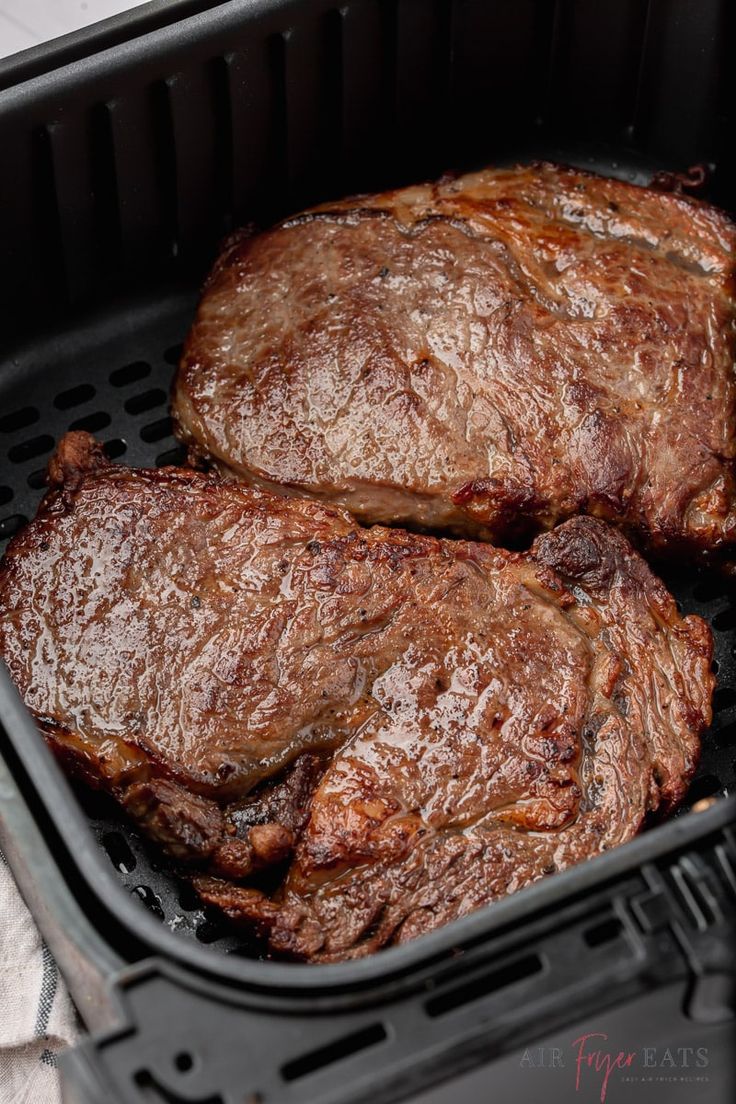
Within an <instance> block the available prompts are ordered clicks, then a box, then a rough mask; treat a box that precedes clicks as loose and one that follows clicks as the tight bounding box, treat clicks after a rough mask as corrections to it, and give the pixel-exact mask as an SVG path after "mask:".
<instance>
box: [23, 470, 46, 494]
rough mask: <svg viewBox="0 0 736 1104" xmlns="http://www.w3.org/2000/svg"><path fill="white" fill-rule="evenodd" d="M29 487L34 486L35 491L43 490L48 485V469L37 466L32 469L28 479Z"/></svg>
mask: <svg viewBox="0 0 736 1104" xmlns="http://www.w3.org/2000/svg"><path fill="white" fill-rule="evenodd" d="M26 482H27V483H28V486H29V487H32V488H33V490H34V491H41V490H43V488H44V487H45V486H46V469H45V468H36V470H35V471H32V472H31V474H30V475H29V476H28V479H27V480H26Z"/></svg>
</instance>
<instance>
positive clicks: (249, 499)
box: [0, 433, 713, 961]
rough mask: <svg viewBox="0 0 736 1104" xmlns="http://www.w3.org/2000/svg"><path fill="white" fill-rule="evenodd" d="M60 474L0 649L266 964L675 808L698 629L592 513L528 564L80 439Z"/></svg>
mask: <svg viewBox="0 0 736 1104" xmlns="http://www.w3.org/2000/svg"><path fill="white" fill-rule="evenodd" d="M49 474H50V481H51V484H52V487H51V490H50V491H49V493H48V494H47V496H46V497H45V499H44V501H43V503H42V505H41V507H40V509H39V512H38V515H37V517H36V518H35V520H34V521H32V522H31V523H30V524H29V525H28V526H27V527H26V528H25V529H24V530H23V531H22V532H21V533H19V534H18V535H17V536H16V537H15V538H14V539H13V541H12V542H11V544H10V545H9V547H8V549H7V552H6V554H5V557H4V559H3V561H2V564H1V565H0V654H2V656H3V658H4V660H5V662H6V663H7V665H8V667H9V670H10V673H11V676H12V678H13V680H14V681H15V683H16V685H17V687H18V689H19V691H20V693H21V695H22V697H23V699H24V700H25V702H26V704H27V706H28V707H29V709H30V710H31V711H32V713H33V715H34V716H35V718H36V719H37V722H38V724H39V725H40V727H41V729H42V730H43V732H44V733H45V735H46V738H47V740H48V742H49V743H50V745H51V746H52V748H54V750H55V751H56V752H57V753H58V754H59V756H60V757H61V759H62V760H63V761H64V762H65V763H66V764H67V765H68V766H69V767H70V768H71V769H72V770H73V771H75V772H76V773H78V774H81V776H82V777H83V778H85V779H86V780H87V781H88V782H90V783H91V784H93V785H96V786H98V787H101V788H103V789H104V790H106V791H108V792H109V793H111V794H113V795H114V796H115V797H116V798H117V800H118V801H119V802H120V804H121V805H122V806H123V808H124V809H125V810H126V811H127V813H128V814H129V816H131V817H132V818H133V819H134V820H135V821H136V822H137V823H138V824H139V825H140V827H141V828H142V829H143V830H144V831H145V832H146V833H148V835H149V836H151V837H152V838H153V839H155V840H157V841H158V842H159V843H160V844H161V845H162V846H163V847H164V848H165V849H166V851H167V852H168V853H169V854H170V855H171V856H173V857H174V858H175V859H176V860H178V861H179V862H181V863H188V864H193V868H194V875H193V876H194V878H195V884H196V886H197V888H198V890H199V892H200V894H201V895H202V896H203V898H204V899H205V900H207V901H210V902H212V903H215V904H217V905H219V907H221V908H223V909H224V910H225V911H226V912H227V914H228V915H229V916H231V917H232V918H234V919H235V920H237V921H240V922H242V923H245V924H247V925H249V926H250V927H252V928H255V929H257V930H259V931H260V932H261V933H263V936H264V938H265V939H266V940H267V942H268V946H269V948H270V950H271V951H272V952H273V953H274V954H280V955H286V956H291V957H296V958H301V959H306V960H311V961H333V960H339V959H343V958H347V957H351V956H356V955H362V954H366V953H368V952H370V951H373V950H375V949H377V948H378V947H381V946H382V945H384V944H387V943H390V942H403V941H404V940H407V939H410V938H412V937H413V936H415V935H418V934H419V933H421V932H424V931H427V930H429V929H430V928H433V927H436V926H437V925H439V924H443V923H445V922H447V921H449V920H451V919H453V918H455V917H458V916H461V915H463V914H465V913H467V912H469V911H470V910H472V909H475V908H477V907H478V906H480V905H482V904H485V903H487V902H489V901H492V900H493V899H495V898H498V897H501V896H503V895H505V894H507V893H510V892H512V891H513V890H516V889H519V888H520V887H522V886H524V885H526V884H528V883H529V882H532V881H534V880H535V879H537V878H540V877H542V876H543V875H545V874H550V873H552V872H553V871H555V870H562V869H563V868H565V867H567V866H570V865H571V864H573V863H578V862H580V861H581V860H583V859H586V858H589V857H591V856H593V855H597V854H599V853H600V852H602V851H605V850H607V849H608V848H611V847H614V846H616V845H617V844H619V843H623V842H624V841H625V840H628V839H630V838H631V837H632V836H633V835H634V834H635V833H636V832H638V831H639V829H640V828H641V827H642V824H643V823H644V820H645V817H646V816H647V814H648V813H653V812H654V811H659V812H666V811H668V810H670V809H672V808H673V807H674V806H675V805H676V804H677V802H678V801H679V800H680V799H681V798H682V796H683V794H684V793H685V790H686V788H687V785H688V781H689V779H690V777H691V776H692V773H693V770H694V768H695V764H696V761H697V758H698V749H699V735H700V733H701V731H702V730H703V728H704V727H705V726H706V725H707V724H708V723H709V720H710V699H711V693H712V689H713V676H712V674H711V651H712V642H711V637H710V631H709V629H708V628H707V626H706V625H705V623H704V622H703V621H701V620H700V619H699V618H698V617H692V616H691V617H682V616H680V614H679V613H678V611H677V608H676V605H675V602H674V600H673V599H672V597H671V596H670V594H669V593H668V592H667V590H666V589H665V587H664V586H663V584H662V583H661V582H659V581H658V580H657V579H656V578H655V577H654V575H653V574H652V573H651V571H650V570H649V568H648V567H647V565H646V564H645V563H644V561H643V560H642V559H641V558H640V557H639V555H638V554H637V553H635V552H634V551H633V550H632V548H631V547H630V545H629V544H628V543H627V541H626V539H625V538H624V537H623V536H622V535H621V534H620V533H619V532H618V531H616V530H615V529H613V528H611V527H609V526H607V525H606V524H605V523H603V522H601V521H598V520H596V519H591V518H583V517H580V518H575V519H572V520H570V521H568V522H566V523H564V524H562V525H561V526H559V527H558V528H556V529H554V530H553V531H551V532H550V533H547V534H544V535H542V536H540V537H538V538H537V540H536V541H535V543H534V545H533V547H532V549H531V551H529V552H527V553H518V552H509V551H504V550H501V549H497V548H493V547H492V546H490V545H486V544H480V543H474V542H471V541H463V540H457V541H448V540H441V539H438V538H435V537H430V536H423V535H417V534H411V533H407V532H404V531H402V530H399V529H385V528H380V527H375V528H373V529H370V530H363V529H361V528H360V527H359V526H358V525H357V524H356V523H355V521H354V520H353V519H352V518H351V516H350V515H349V514H347V513H346V512H343V511H342V510H340V509H337V508H333V507H328V506H325V505H323V504H321V503H319V502H317V501H314V500H306V499H299V498H296V497H291V498H284V497H279V496H272V495H270V494H268V493H265V492H263V491H260V490H258V489H255V488H252V487H249V486H246V485H244V484H242V483H238V482H233V481H224V480H221V479H220V478H219V477H218V476H216V475H214V474H212V473H201V472H196V471H191V470H183V469H181V470H180V469H175V468H166V469H159V470H153V471H145V470H134V469H129V468H125V467H122V466H118V465H113V464H110V463H109V462H108V461H107V460H106V459H105V458H104V455H103V453H102V450H101V448H100V447H99V446H97V445H96V444H95V442H94V441H93V439H92V438H90V437H89V436H88V435H87V434H83V433H74V434H70V435H68V436H67V437H66V438H64V440H63V441H62V443H61V445H60V447H59V451H58V453H57V455H56V456H55V458H54V459H53V461H52V463H51V465H50V473H49ZM264 872H265V873H264ZM259 879H260V880H259ZM265 881H268V882H269V886H270V888H269V889H268V891H266V889H264V885H265Z"/></svg>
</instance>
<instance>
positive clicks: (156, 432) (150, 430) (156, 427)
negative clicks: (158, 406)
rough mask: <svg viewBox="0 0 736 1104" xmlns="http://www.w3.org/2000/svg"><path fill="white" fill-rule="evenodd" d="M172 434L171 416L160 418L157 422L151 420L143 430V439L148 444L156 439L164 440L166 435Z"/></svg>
mask: <svg viewBox="0 0 736 1104" xmlns="http://www.w3.org/2000/svg"><path fill="white" fill-rule="evenodd" d="M170 436H171V418H159V420H158V421H157V422H150V423H149V424H148V425H145V426H144V427H143V429H142V430H141V440H142V441H145V442H146V444H147V445H151V444H153V443H154V442H155V441H163V439H164V437H170Z"/></svg>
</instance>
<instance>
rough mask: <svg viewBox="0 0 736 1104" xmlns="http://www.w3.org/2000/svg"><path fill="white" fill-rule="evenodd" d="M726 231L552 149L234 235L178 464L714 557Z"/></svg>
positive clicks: (406, 514) (334, 495)
mask: <svg viewBox="0 0 736 1104" xmlns="http://www.w3.org/2000/svg"><path fill="white" fill-rule="evenodd" d="M735 244H736V228H735V227H734V224H733V223H732V222H730V221H729V219H728V218H727V217H726V216H725V215H724V214H723V213H721V212H719V211H717V210H715V209H714V208H712V207H709V206H707V205H705V204H703V203H699V202H697V201H696V200H692V199H688V198H685V197H683V196H679V195H674V194H664V193H662V192H657V191H653V190H647V189H644V188H640V187H635V186H633V185H630V184H625V183H621V182H620V181H615V180H607V179H602V178H599V177H596V176H592V175H590V174H587V173H583V172H579V171H576V170H571V169H562V168H559V167H556V166H553V165H547V164H544V165H534V166H528V167H523V168H516V169H509V170H498V171H494V170H486V171H484V172H480V173H476V174H473V175H470V176H465V177H461V178H459V179H454V180H452V179H443V180H441V181H439V182H438V183H437V184H434V185H422V186H419V187H413V188H406V189H403V190H401V191H393V192H387V193H385V194H382V195H375V196H362V197H359V198H357V199H351V200H346V201H344V202H340V203H334V204H330V205H325V206H322V207H318V208H316V209H314V210H312V211H307V212H306V213H304V214H301V215H298V216H296V217H295V218H291V219H288V220H287V221H285V222H283V223H281V224H280V225H278V226H276V227H275V228H274V229H272V230H270V231H268V232H267V233H262V234H259V235H255V236H253V235H249V234H247V233H245V234H241V235H240V236H236V237H235V238H234V239H233V240H232V241H231V243H230V244H229V245H228V246H227V248H226V249H225V251H224V253H223V254H222V256H221V257H220V259H219V260H218V261H217V264H216V265H215V268H214V271H213V273H212V275H211V276H210V279H209V282H208V284H207V287H206V290H205V293H204V296H203V299H202V302H201V304H200V307H199V312H198V315H197V319H196V321H195V323H194V326H193V329H192V331H191V333H190V335H189V339H188V341H187V344H186V347H185V351H184V355H183V358H182V362H181V367H180V369H179V373H178V378H177V381H176V386H175V394H174V414H175V418H176V419H177V421H178V426H179V432H180V435H181V436H182V438H183V439H184V440H185V441H188V442H189V443H190V445H191V446H192V447H193V451H194V452H195V453H197V454H199V455H203V456H206V457H210V458H212V459H213V460H214V461H215V463H216V464H218V465H221V466H223V467H225V468H227V469H229V470H230V471H231V472H234V473H236V474H237V475H238V476H240V477H241V478H243V479H246V480H248V481H250V482H252V483H255V484H258V485H260V486H263V487H274V486H276V485H278V486H279V487H280V488H288V489H290V490H291V491H292V492H297V493H308V494H310V495H315V496H317V497H318V498H321V499H323V500H330V501H332V502H335V503H338V504H341V505H343V506H346V507H348V508H349V509H350V510H351V511H352V512H353V513H354V514H355V515H356V516H357V517H358V518H359V519H360V520H362V521H368V522H390V523H400V524H408V525H409V526H410V527H419V528H433V529H440V528H442V529H446V530H450V531H453V532H456V533H461V534H466V535H481V536H484V537H487V538H490V539H492V540H497V541H499V542H500V543H504V542H506V543H507V542H508V541H509V539H519V538H526V537H527V535H528V534H529V533H532V532H536V531H538V530H540V529H545V528H550V527H551V526H553V525H555V524H556V523H557V522H558V521H560V520H562V519H564V518H567V517H570V516H571V515H573V514H578V513H588V514H592V515H595V516H598V517H602V518H606V519H608V520H611V521H614V522H617V523H621V524H623V526H624V527H625V528H626V529H627V530H628V531H629V533H630V534H631V535H635V536H637V537H638V538H640V540H641V542H642V543H644V544H645V545H646V546H647V547H650V548H654V549H660V548H662V549H667V550H668V551H672V552H677V553H684V554H685V555H693V554H695V553H698V554H702V553H706V554H709V555H712V554H713V553H716V552H720V553H721V554H723V553H726V552H729V551H732V550H733V546H734V541H735V540H736V512H735V511H734V472H733V460H734V396H735V391H734V379H733V361H734V353H735V351H736V342H735V340H734V298H733V291H734V288H733V266H734V245H735Z"/></svg>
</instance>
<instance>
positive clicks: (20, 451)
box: [8, 433, 54, 464]
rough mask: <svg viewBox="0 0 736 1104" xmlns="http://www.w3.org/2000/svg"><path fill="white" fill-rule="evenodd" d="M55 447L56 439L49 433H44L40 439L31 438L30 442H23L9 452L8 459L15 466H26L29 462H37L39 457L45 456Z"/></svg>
mask: <svg viewBox="0 0 736 1104" xmlns="http://www.w3.org/2000/svg"><path fill="white" fill-rule="evenodd" d="M53 447H54V438H53V437H50V436H49V434H48V433H42V434H41V435H40V436H39V437H31V438H30V439H29V440H28V441H21V442H20V444H18V445H13V447H12V448H11V449H9V450H8V459H9V460H10V461H12V463H13V464H24V463H25V462H26V461H27V460H35V458H36V457H37V456H43V454H44V453H45V452H51V450H52V448H53Z"/></svg>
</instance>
